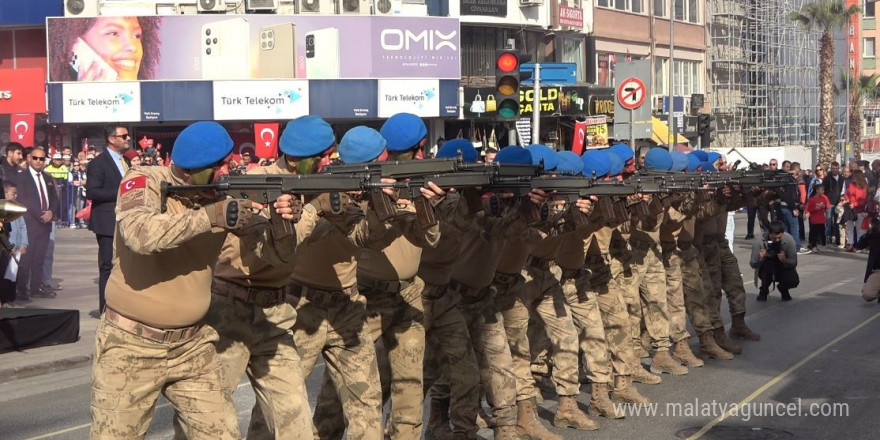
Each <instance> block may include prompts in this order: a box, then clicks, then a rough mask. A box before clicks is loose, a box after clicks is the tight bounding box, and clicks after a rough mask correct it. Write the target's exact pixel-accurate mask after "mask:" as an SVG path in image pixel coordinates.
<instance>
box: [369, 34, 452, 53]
mask: <svg viewBox="0 0 880 440" xmlns="http://www.w3.org/2000/svg"><path fill="white" fill-rule="evenodd" d="M456 34H458V31H451V32H449V33H448V34H444V33H442V32H440V31H439V30H437V29H425V30H423V31H421V32H413V31H411V30H409V29H383V30H382V33H381V34H380V37H379V38H380V40H381V41H380V42H381V44H382V49H385V50H394V51H397V50H410V48H421V49H422V50H426V51H439V50H441V49H443V48H447V49H449V50H451V51H453V52H455V51H456V50H457V48H456V47H455V44H453V43H452V41H449V40H452V39H453V38H454V37H455V35H456Z"/></svg>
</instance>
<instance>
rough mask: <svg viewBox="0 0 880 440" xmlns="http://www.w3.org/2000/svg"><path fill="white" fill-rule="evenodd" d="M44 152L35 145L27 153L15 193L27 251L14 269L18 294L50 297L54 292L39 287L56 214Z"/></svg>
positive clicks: (56, 199) (53, 295) (52, 185)
mask: <svg viewBox="0 0 880 440" xmlns="http://www.w3.org/2000/svg"><path fill="white" fill-rule="evenodd" d="M46 159H47V158H46V152H45V151H44V150H42V149H40V148H35V149H33V150H32V151H31V153H30V155H29V156H28V169H27V171H25V172H24V173H23V175H22V176H20V179H19V182H17V183H18V184H19V186H18V190H19V193H18V197H19V198H20V199H21V203H22V204H23V205H25V206H26V207H27V213H26V214H25V215H24V219H25V223H26V224H27V232H28V252H27V254H25V255H24V257H23V258H22V261H21V266H20V267H19V270H18V277H17V279H16V282H17V283H18V286H17V289H18V293H19V295H20V297H21V298H23V299H24V298H27V297H28V296H29V295H30V296H35V297H41V298H54V297H55V296H56V295H55V292H51V291H47V290H44V289H43V288H42V282H43V266H44V265H45V264H46V252H47V251H48V248H49V236H50V235H51V234H52V229H51V228H52V221H53V220H55V219H57V218H58V196H57V194H58V192H57V191H56V190H55V184H54V179H52V178H51V177H49V176H48V175H46V174H45V173H44V172H43V170H44V169H45V166H46Z"/></svg>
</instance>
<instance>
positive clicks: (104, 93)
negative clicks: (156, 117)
mask: <svg viewBox="0 0 880 440" xmlns="http://www.w3.org/2000/svg"><path fill="white" fill-rule="evenodd" d="M51 107H52V105H51V102H50V108H51ZM61 109H62V112H63V115H64V121H63V122H110V121H118V122H139V121H140V120H141V87H140V84H139V83H137V82H119V83H102V84H64V85H63V89H62V93H61Z"/></svg>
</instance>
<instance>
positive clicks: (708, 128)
mask: <svg viewBox="0 0 880 440" xmlns="http://www.w3.org/2000/svg"><path fill="white" fill-rule="evenodd" d="M698 118H699V120H698V121H697V133H699V135H700V146H702V147H703V148H706V147H708V146H709V145H710V144H711V143H712V141H714V140H715V130H716V128H717V125H716V123H715V116H712V115H709V114H705V113H702V114H700V115H699V116H698Z"/></svg>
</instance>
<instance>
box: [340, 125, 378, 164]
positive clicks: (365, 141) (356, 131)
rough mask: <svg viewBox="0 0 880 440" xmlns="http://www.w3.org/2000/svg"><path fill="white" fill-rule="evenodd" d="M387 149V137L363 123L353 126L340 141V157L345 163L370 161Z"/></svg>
mask: <svg viewBox="0 0 880 440" xmlns="http://www.w3.org/2000/svg"><path fill="white" fill-rule="evenodd" d="M383 150H385V138H383V137H382V135H381V134H379V132H378V131H376V130H373V129H372V128H370V127H364V126H363V125H361V126H358V127H355V128H352V129H351V130H348V132H347V133H345V136H342V140H341V141H339V159H340V160H342V162H344V163H364V162H370V161H372V160H374V159H376V158H377V157H379V155H381V154H382V151H383Z"/></svg>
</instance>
